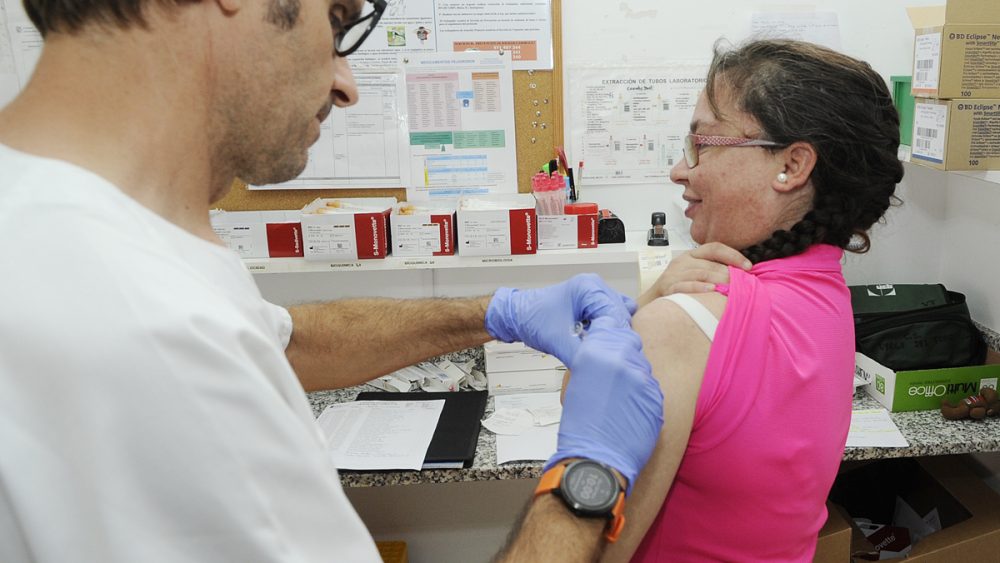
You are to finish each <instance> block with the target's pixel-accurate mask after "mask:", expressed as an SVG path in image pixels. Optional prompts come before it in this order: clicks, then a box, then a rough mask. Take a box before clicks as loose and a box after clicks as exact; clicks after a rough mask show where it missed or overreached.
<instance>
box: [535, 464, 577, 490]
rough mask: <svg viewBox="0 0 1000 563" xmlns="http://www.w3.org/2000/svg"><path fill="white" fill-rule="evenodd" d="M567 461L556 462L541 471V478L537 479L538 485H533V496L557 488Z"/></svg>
mask: <svg viewBox="0 0 1000 563" xmlns="http://www.w3.org/2000/svg"><path fill="white" fill-rule="evenodd" d="M567 465H569V464H568V463H557V464H555V465H553V466H552V467H550V468H549V470H548V471H546V472H545V473H542V478H541V479H540V480H539V481H538V486H537V487H535V496H536V497H537V496H538V495H541V494H545V493H551V492H552V491H554V490H555V489H558V488H559V483H561V482H562V476H563V473H565V472H566V466H567Z"/></svg>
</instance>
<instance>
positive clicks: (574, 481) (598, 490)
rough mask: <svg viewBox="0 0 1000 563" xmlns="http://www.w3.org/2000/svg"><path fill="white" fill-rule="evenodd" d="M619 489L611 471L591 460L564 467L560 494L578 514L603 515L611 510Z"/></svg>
mask: <svg viewBox="0 0 1000 563" xmlns="http://www.w3.org/2000/svg"><path fill="white" fill-rule="evenodd" d="M619 491H620V489H619V486H618V481H617V480H616V479H615V477H614V475H613V474H612V473H611V471H610V470H609V469H608V468H606V467H604V466H602V465H600V464H597V463H594V462H592V461H578V462H575V463H571V464H570V465H569V466H567V467H566V473H565V475H564V476H563V485H562V494H563V496H564V497H565V498H566V500H567V501H569V502H570V503H571V505H572V507H573V509H574V510H576V511H578V512H579V513H580V514H590V515H595V516H604V515H607V514H609V513H610V512H611V509H612V508H613V507H614V505H615V501H617V500H618V493H619Z"/></svg>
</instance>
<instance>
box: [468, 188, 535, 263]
mask: <svg viewBox="0 0 1000 563" xmlns="http://www.w3.org/2000/svg"><path fill="white" fill-rule="evenodd" d="M537 250H538V221H537V220H536V216H535V198H534V196H532V195H531V194H504V195H488V196H487V195H484V196H474V197H471V196H470V197H463V198H462V199H460V200H459V201H458V253H459V254H461V255H463V256H509V255H512V254H535V253H536V251H537Z"/></svg>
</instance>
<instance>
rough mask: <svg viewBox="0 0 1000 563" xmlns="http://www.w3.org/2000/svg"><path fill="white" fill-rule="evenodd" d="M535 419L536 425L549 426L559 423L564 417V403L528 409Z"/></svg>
mask: <svg viewBox="0 0 1000 563" xmlns="http://www.w3.org/2000/svg"><path fill="white" fill-rule="evenodd" d="M528 412H530V413H531V416H532V417H533V418H534V420H535V426H548V425H550V424H559V419H560V418H562V405H551V406H548V407H533V408H530V409H528Z"/></svg>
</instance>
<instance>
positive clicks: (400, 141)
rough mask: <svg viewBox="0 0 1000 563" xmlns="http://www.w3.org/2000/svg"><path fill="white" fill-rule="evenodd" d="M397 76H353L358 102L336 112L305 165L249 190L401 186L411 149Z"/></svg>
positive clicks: (322, 128)
mask: <svg viewBox="0 0 1000 563" xmlns="http://www.w3.org/2000/svg"><path fill="white" fill-rule="evenodd" d="M398 80H399V77H398V75H397V74H395V73H394V74H383V73H372V74H366V73H357V74H356V75H355V81H356V82H357V84H358V94H359V96H358V103H357V104H355V105H353V106H350V107H348V108H336V107H335V108H334V109H333V111H332V112H330V115H329V117H327V118H326V120H325V121H323V124H322V125H321V126H320V136H319V140H318V141H316V143H315V144H313V146H312V147H310V148H309V163H308V164H307V165H306V169H305V170H304V171H303V172H302V174H300V175H299V177H298V178H296V179H294V180H291V181H288V182H284V183H282V184H272V185H268V186H250V189H252V190H292V189H295V190H301V189H321V188H323V189H328V188H378V187H395V188H398V187H400V186H403V185H404V182H403V179H402V177H401V173H400V166H401V165H403V163H404V162H405V160H406V158H407V155H408V154H409V150H408V147H407V144H406V124H405V122H404V121H403V120H402V119H401V118H400V117H399V116H400V114H401V113H402V110H401V109H400V108H399V106H398V103H399V95H398V92H397V83H398Z"/></svg>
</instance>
